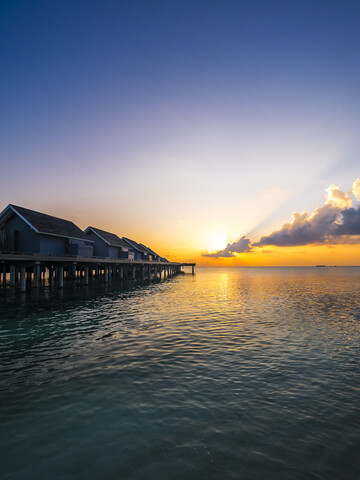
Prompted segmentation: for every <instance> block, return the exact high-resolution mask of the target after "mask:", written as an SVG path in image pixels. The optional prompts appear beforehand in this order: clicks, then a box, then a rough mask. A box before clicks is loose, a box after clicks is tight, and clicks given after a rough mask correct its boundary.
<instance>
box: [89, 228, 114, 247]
mask: <svg viewBox="0 0 360 480" xmlns="http://www.w3.org/2000/svg"><path fill="white" fill-rule="evenodd" d="M88 230H91V231H92V232H93V233H95V235H97V236H98V237H99V238H101V240H102V241H103V242H105V243H107V244H108V245H110V243H109V242H108V241H107V240H105V238H104V237H102V236H101V235H100V233H98V232H96V231H95V230H94V228H93V227H87V228H86V229H85V232H87V231H88ZM92 241H93V240H92Z"/></svg>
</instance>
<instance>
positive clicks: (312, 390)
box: [0, 267, 360, 480]
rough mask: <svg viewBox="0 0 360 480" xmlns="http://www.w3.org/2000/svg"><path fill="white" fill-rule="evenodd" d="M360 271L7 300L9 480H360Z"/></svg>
mask: <svg viewBox="0 0 360 480" xmlns="http://www.w3.org/2000/svg"><path fill="white" fill-rule="evenodd" d="M359 354H360V268H357V267H345V268H343V267H337V268H305V267H304V268H290V267H289V268H205V267H204V268H197V270H196V275H194V276H192V275H190V274H187V275H180V276H177V277H174V278H171V279H169V280H166V281H162V282H157V283H152V284H143V285H140V284H136V285H130V286H127V287H126V288H124V287H123V285H122V284H121V283H120V282H119V281H118V280H114V279H113V281H112V283H111V284H110V285H105V284H104V283H102V282H101V281H99V280H95V279H93V280H92V281H91V283H90V285H89V286H88V287H85V286H76V282H75V281H71V282H69V283H66V282H65V288H64V289H63V290H59V289H57V287H56V284H55V285H54V284H46V285H45V286H44V287H43V288H41V289H33V290H31V291H28V292H27V293H26V294H20V293H18V292H13V291H12V290H10V289H9V288H6V289H0V390H1V391H0V478H1V479H2V480H10V479H11V480H30V479H34V480H35V479H36V480H40V479H51V480H53V479H59V480H60V479H61V480H68V479H69V480H70V479H72V480H75V479H76V480H83V479H84V480H85V479H86V480H92V479H94V480H95V479H96V480H110V479H120V480H127V479H129V480H130V479H131V480H152V479H154V480H163V479H164V480H165V479H166V480H172V479H176V480H177V479H179V480H180V479H181V480H193V479H194V480H202V479H204V480H211V479H219V480H226V479H236V480H239V479H244V480H248V479H249V480H257V479H262V480H264V479H266V480H268V479H274V480H283V479H289V480H290V479H291V480H298V479H304V480H311V479H314V480H315V479H317V480H319V479H321V480H322V479H327V480H330V479H331V480H335V479H336V480H341V479H349V480H350V479H351V480H355V479H358V478H360V398H359V397H360V383H359V379H360V355H359Z"/></svg>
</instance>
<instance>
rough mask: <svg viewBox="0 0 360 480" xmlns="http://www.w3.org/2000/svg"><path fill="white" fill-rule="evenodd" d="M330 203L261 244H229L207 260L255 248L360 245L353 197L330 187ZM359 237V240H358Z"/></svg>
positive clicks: (358, 189) (357, 193) (357, 186)
mask: <svg viewBox="0 0 360 480" xmlns="http://www.w3.org/2000/svg"><path fill="white" fill-rule="evenodd" d="M325 192H326V201H325V203H324V205H323V206H322V207H319V208H316V209H315V210H314V211H313V212H312V213H311V214H310V215H309V214H308V213H306V212H302V213H299V212H296V213H293V214H292V220H291V222H289V223H284V225H283V226H282V227H281V228H280V229H279V230H275V231H274V232H272V233H270V234H269V235H264V236H263V237H261V238H260V240H259V241H258V242H252V241H251V240H250V239H249V238H248V237H246V236H243V237H241V238H240V240H238V241H236V242H234V243H228V245H227V246H226V247H225V248H224V249H223V250H219V251H217V252H214V253H203V254H202V256H204V257H213V258H223V257H224V258H225V257H234V256H235V254H236V253H244V252H251V251H252V250H253V248H254V247H265V246H269V245H272V246H277V247H293V246H300V245H311V244H328V245H331V244H339V243H343V244H346V243H360V206H358V207H357V208H354V207H353V206H352V203H353V200H352V197H351V196H350V194H348V193H345V192H343V191H342V190H340V188H339V186H338V185H330V186H329V187H328V188H327V189H326V190H325ZM350 193H351V194H352V195H354V197H355V198H356V199H357V200H358V201H360V178H358V179H357V180H355V182H354V183H353V185H352V189H351V192H350ZM356 236H359V238H356Z"/></svg>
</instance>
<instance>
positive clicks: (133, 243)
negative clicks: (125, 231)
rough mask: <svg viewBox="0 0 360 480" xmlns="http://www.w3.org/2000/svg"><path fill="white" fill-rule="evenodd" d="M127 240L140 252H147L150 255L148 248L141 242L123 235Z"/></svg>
mask: <svg viewBox="0 0 360 480" xmlns="http://www.w3.org/2000/svg"><path fill="white" fill-rule="evenodd" d="M123 239H124V240H125V242H127V243H128V244H129V245H131V246H132V247H133V248H135V250H137V251H138V252H142V253H146V255H149V251H148V250H146V248H144V247H143V246H141V245H140V244H139V243H137V242H135V240H131V239H130V238H126V237H123Z"/></svg>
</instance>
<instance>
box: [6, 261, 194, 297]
mask: <svg viewBox="0 0 360 480" xmlns="http://www.w3.org/2000/svg"><path fill="white" fill-rule="evenodd" d="M195 266H196V264H195V263H178V262H163V261H153V260H152V261H144V260H128V259H120V258H116V259H113V258H109V257H84V256H55V255H44V254H41V253H22V252H0V282H1V283H2V285H3V286H5V285H6V284H7V281H9V284H10V286H11V287H18V288H19V290H20V292H25V291H26V289H27V288H28V287H37V286H40V284H41V282H42V281H44V280H45V277H46V276H47V277H48V278H49V280H53V281H54V282H56V283H57V285H58V287H59V288H63V287H64V280H65V281H66V280H67V279H81V281H82V284H83V285H88V284H89V278H91V277H93V278H102V279H103V280H104V282H105V283H108V282H109V281H110V280H111V278H112V277H114V278H115V277H117V278H119V279H121V280H141V281H143V280H149V281H151V280H161V279H166V278H170V277H173V276H174V275H178V274H180V273H182V267H191V272H192V274H193V275H194V274H195Z"/></svg>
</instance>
